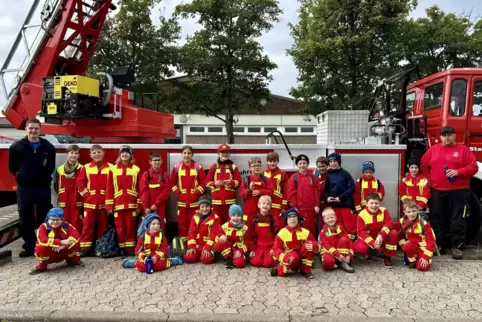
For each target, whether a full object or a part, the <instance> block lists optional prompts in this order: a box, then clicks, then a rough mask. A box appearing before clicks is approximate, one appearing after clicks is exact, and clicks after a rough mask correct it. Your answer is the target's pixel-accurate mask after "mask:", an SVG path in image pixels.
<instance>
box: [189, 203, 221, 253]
mask: <svg viewBox="0 0 482 322" xmlns="http://www.w3.org/2000/svg"><path fill="white" fill-rule="evenodd" d="M219 229H220V227H219V217H218V215H216V214H214V213H212V212H211V214H209V215H208V217H206V218H205V219H204V220H202V221H201V217H200V216H199V211H197V212H196V213H195V214H194V216H192V219H191V224H190V226H189V232H188V233H187V249H197V250H200V251H201V250H206V251H208V252H210V251H211V250H212V248H213V245H214V241H215V239H216V234H217V233H218V232H219Z"/></svg>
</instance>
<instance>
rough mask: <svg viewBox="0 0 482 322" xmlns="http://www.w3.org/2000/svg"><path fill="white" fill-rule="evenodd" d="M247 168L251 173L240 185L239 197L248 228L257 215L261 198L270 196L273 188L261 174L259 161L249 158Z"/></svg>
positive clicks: (255, 158) (258, 159)
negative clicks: (241, 199)
mask: <svg viewBox="0 0 482 322" xmlns="http://www.w3.org/2000/svg"><path fill="white" fill-rule="evenodd" d="M248 166H249V169H250V171H251V174H249V175H248V176H247V177H246V178H245V179H244V180H243V182H242V183H241V188H240V193H239V194H240V196H241V198H243V199H244V218H243V220H244V222H245V223H246V224H247V225H248V226H250V225H251V220H252V219H253V217H254V216H256V214H257V213H258V201H259V198H260V197H261V196H271V194H272V193H273V187H272V185H271V180H269V181H268V180H267V179H266V177H265V176H264V175H263V174H262V173H261V159H260V158H258V157H254V158H250V159H249V160H248Z"/></svg>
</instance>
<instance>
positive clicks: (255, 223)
mask: <svg viewBox="0 0 482 322" xmlns="http://www.w3.org/2000/svg"><path fill="white" fill-rule="evenodd" d="M276 223H277V221H276V220H274V219H273V216H272V215H271V214H267V215H265V216H263V215H261V214H260V213H258V214H257V215H256V217H254V218H253V220H252V221H251V229H250V230H251V244H250V246H249V249H250V250H251V251H252V252H255V251H256V250H257V249H259V250H263V251H266V250H270V249H271V248H273V244H274V238H275V236H276V235H275V234H276V233H277V231H278V230H277V227H276Z"/></svg>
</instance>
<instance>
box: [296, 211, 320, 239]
mask: <svg viewBox="0 0 482 322" xmlns="http://www.w3.org/2000/svg"><path fill="white" fill-rule="evenodd" d="M298 211H299V212H300V216H301V217H302V218H303V219H304V222H303V223H302V224H301V227H303V228H306V229H308V230H309V231H310V233H311V234H312V235H313V236H316V213H315V210H314V209H298Z"/></svg>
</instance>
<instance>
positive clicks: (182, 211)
mask: <svg viewBox="0 0 482 322" xmlns="http://www.w3.org/2000/svg"><path fill="white" fill-rule="evenodd" d="M198 209H199V207H193V208H188V207H179V206H178V207H177V225H178V231H179V237H181V240H182V241H183V242H184V244H185V243H186V242H187V233H188V231H189V225H190V224H191V219H192V216H194V214H195V213H196V211H198ZM163 231H165V230H163Z"/></svg>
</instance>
